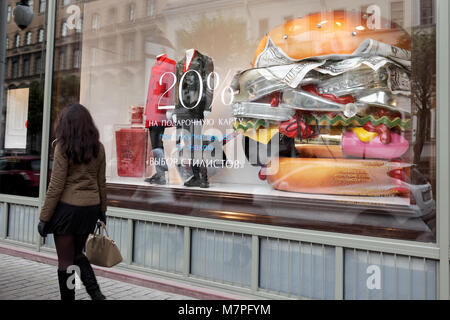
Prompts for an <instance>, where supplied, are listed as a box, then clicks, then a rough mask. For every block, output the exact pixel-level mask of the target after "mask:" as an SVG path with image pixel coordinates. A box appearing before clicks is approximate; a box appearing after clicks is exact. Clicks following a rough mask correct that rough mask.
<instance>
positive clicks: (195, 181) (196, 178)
mask: <svg viewBox="0 0 450 320" xmlns="http://www.w3.org/2000/svg"><path fill="white" fill-rule="evenodd" d="M192 173H193V174H194V175H193V176H192V177H190V178H189V179H188V180H187V181H186V182H185V183H184V186H185V187H200V184H201V180H200V168H199V167H198V166H192Z"/></svg>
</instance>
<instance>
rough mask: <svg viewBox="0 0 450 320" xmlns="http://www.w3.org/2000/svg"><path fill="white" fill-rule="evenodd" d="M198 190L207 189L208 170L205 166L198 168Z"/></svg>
mask: <svg viewBox="0 0 450 320" xmlns="http://www.w3.org/2000/svg"><path fill="white" fill-rule="evenodd" d="M200 188H209V182H208V170H207V168H206V166H202V167H201V168H200Z"/></svg>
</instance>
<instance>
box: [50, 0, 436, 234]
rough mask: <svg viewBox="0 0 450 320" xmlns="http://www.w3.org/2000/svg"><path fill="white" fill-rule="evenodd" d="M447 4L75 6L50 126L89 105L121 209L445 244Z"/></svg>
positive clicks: (312, 0)
mask: <svg viewBox="0 0 450 320" xmlns="http://www.w3.org/2000/svg"><path fill="white" fill-rule="evenodd" d="M435 10H436V9H435V4H434V1H432V0H430V1H425V0H405V1H386V0H378V1H367V0H356V1H342V0H330V1H316V0H296V1H293V0H292V1H291V0H283V1H250V0H248V1H244V0H235V1H232V0H230V1H200V0H189V1H186V0H183V1H181V0H169V1H162V0H160V1H158V0H153V1H147V0H135V1H132V2H123V1H119V0H108V1H105V0H96V1H72V2H71V5H70V6H69V7H63V6H61V7H60V8H58V10H57V24H56V25H57V26H63V25H66V29H67V30H66V31H64V32H58V31H57V32H56V37H57V38H56V48H55V77H54V86H55V87H54V95H53V98H54V100H53V119H55V117H56V115H57V113H58V112H59V110H61V108H63V107H65V106H66V105H68V104H69V103H71V102H75V101H80V102H81V103H82V104H83V105H85V106H86V107H87V108H88V109H89V110H90V111H91V113H92V115H93V117H94V119H95V121H96V123H97V125H98V127H99V130H100V133H101V139H102V142H103V143H104V145H105V148H106V153H107V159H108V160H107V176H108V182H109V190H110V194H109V199H110V200H111V204H112V205H123V206H131V207H133V208H137V209H148V210H159V211H163V212H168V213H169V212H177V213H186V212H188V213H189V214H191V215H199V216H208V217H214V218H221V219H233V220H241V221H253V222H260V223H270V224H278V225H290V226H297V227H301V228H311V229H318V230H326V231H334V232H349V233H356V234H363V235H370V236H382V237H393V238H402V239H409V240H420V241H434V238H435V198H436V188H435V185H436V170H435V168H436V166H435V164H436V157H435V149H436V148H435V142H436V138H437V137H436V133H435V123H436V118H435V115H436V90H435V79H436V37H435V33H436V27H435V23H436V21H435V20H436V19H435ZM82 21H85V22H86V23H82ZM63 22H66V23H65V24H64V23H63ZM63 33H64V34H65V35H66V36H65V37H64V39H62V34H63ZM58 59H59V61H58ZM58 66H59V67H58Z"/></svg>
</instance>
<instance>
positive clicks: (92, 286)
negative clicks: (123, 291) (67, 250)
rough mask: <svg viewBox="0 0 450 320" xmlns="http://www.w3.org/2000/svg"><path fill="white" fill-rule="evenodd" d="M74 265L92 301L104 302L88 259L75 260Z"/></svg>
mask: <svg viewBox="0 0 450 320" xmlns="http://www.w3.org/2000/svg"><path fill="white" fill-rule="evenodd" d="M74 263H75V264H76V265H77V266H78V267H79V268H80V273H81V274H80V278H81V282H83V284H84V286H85V287H86V291H87V293H88V294H89V296H90V297H91V299H92V300H106V298H105V296H104V295H103V294H102V292H101V291H100V287H99V285H98V283H97V279H96V277H95V273H94V270H93V269H92V266H91V263H90V262H89V260H88V258H86V256H84V255H83V257H81V258H79V259H76V260H75V261H74Z"/></svg>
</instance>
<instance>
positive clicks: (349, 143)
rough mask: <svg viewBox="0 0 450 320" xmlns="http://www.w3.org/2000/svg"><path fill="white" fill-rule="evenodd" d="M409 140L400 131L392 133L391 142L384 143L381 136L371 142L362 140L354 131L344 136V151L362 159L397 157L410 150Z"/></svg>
mask: <svg viewBox="0 0 450 320" xmlns="http://www.w3.org/2000/svg"><path fill="white" fill-rule="evenodd" d="M408 148H409V142H408V140H406V139H405V138H404V137H402V136H401V135H399V134H398V133H391V142H390V143H389V144H383V143H382V142H381V141H380V136H377V137H376V138H375V139H373V140H371V141H370V142H362V141H361V140H359V138H358V136H357V135H356V134H355V133H354V132H353V131H347V132H346V133H344V135H343V137H342V152H343V153H344V154H345V155H346V156H349V157H355V158H362V159H386V160H390V159H395V158H399V157H401V156H402V155H404V154H405V152H406V151H408Z"/></svg>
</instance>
